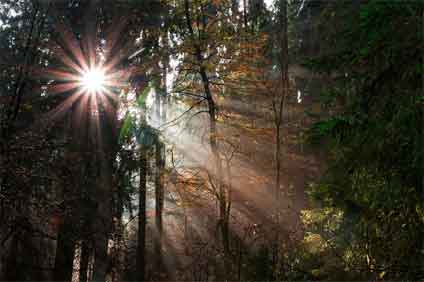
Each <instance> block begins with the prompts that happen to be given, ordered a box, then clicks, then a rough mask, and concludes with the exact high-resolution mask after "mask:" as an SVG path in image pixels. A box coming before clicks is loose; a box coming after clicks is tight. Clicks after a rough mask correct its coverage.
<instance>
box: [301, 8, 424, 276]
mask: <svg viewBox="0 0 424 282" xmlns="http://www.w3.org/2000/svg"><path fill="white" fill-rule="evenodd" d="M346 7H350V8H349V9H348V10H347V9H346ZM422 8H423V2H422V1H415V2H414V1H412V2H396V1H366V2H361V4H360V5H359V7H357V6H354V5H352V6H349V5H348V4H344V5H337V4H334V5H329V7H327V8H326V9H325V11H324V12H323V13H324V15H328V14H331V15H332V16H333V18H332V21H334V22H335V23H336V22H338V23H340V22H342V23H343V24H339V25H338V26H339V28H338V30H337V32H335V33H334V35H333V36H334V37H333V38H330V39H329V40H328V41H327V42H324V46H326V45H325V43H327V44H329V45H328V46H327V47H326V48H325V47H324V49H325V50H326V52H325V54H323V55H322V56H321V57H319V58H316V59H313V60H310V61H309V63H308V64H309V66H310V67H311V68H312V69H314V70H316V71H319V72H325V73H332V74H334V75H335V76H337V77H338V78H337V79H336V84H335V85H334V87H333V89H331V91H328V92H327V94H328V93H331V94H332V95H330V97H332V98H333V100H332V101H333V104H332V107H333V108H334V109H335V110H334V111H333V112H335V114H333V115H331V116H330V117H329V118H327V119H325V120H322V121H320V122H318V123H316V124H315V125H314V126H313V127H312V128H311V130H310V132H309V133H310V134H309V136H310V140H311V141H313V140H314V141H318V140H326V142H327V144H328V145H329V146H328V147H329V152H330V154H331V155H330V162H329V169H328V171H327V174H326V175H325V177H324V178H323V179H322V181H321V182H320V184H319V185H315V186H313V187H312V189H311V194H312V196H313V197H314V198H315V199H318V200H320V202H321V203H323V204H324V205H325V206H326V207H334V208H337V209H340V210H341V211H343V220H342V222H343V224H342V225H341V226H340V228H339V231H338V232H336V233H335V234H333V235H331V236H330V237H329V238H330V239H331V240H335V241H334V247H335V248H336V249H337V252H339V253H340V254H341V257H340V260H341V261H342V262H343V265H344V266H345V267H347V268H348V270H349V271H350V272H351V273H355V272H356V273H357V275H358V278H360V279H383V278H384V279H422V278H423V277H424V276H423V275H424V273H423V272H422V268H420V266H419V263H418V262H419V261H422V259H423V255H424V249H423V245H422V234H423V233H422V232H423V230H424V217H423V202H424V201H423V195H424V194H423V186H422V163H423V150H422V145H423V144H422V140H423V139H422V117H423V112H422V109H423V108H422V103H421V102H420V99H422V93H421V91H422V89H421V87H422V84H421V83H422V74H420V72H419V68H417V65H420V64H421V63H420V61H421V60H422V58H420V57H419V56H420V54H422V52H423V50H422V39H423V38H422V35H423V34H422V30H421V27H422V17H421V14H420V11H422ZM341 9H344V11H343V10H341ZM346 10H347V11H346ZM337 15H339V17H338V16H337ZM342 17H345V18H342ZM357 17H359V19H360V21H359V23H358V21H357ZM326 25H328V22H327V23H326ZM334 40H336V42H337V45H335V46H334V45H331V47H330V44H331V43H332V42H333V41H334ZM326 97H327V98H328V95H327V96H326ZM315 221H316V222H319V221H318V220H315ZM318 234H321V235H322V234H323V233H322V232H319V233H318ZM327 237H328V236H327ZM327 278H328V277H327Z"/></svg>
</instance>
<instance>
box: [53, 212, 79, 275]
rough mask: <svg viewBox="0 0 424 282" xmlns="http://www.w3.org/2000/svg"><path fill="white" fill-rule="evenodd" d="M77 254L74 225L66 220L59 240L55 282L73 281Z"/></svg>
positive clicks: (54, 271) (60, 230)
mask: <svg viewBox="0 0 424 282" xmlns="http://www.w3.org/2000/svg"><path fill="white" fill-rule="evenodd" d="M74 252H75V240H74V234H73V232H72V224H71V223H70V222H69V221H68V220H67V219H66V218H65V220H64V222H63V224H62V225H61V226H60V229H59V234H58V238H57V247H56V256H55V263H54V270H53V281H71V279H72V271H73V262H74Z"/></svg>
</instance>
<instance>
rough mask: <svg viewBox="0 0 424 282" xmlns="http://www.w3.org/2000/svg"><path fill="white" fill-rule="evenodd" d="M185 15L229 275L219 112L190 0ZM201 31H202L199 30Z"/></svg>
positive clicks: (225, 198) (228, 248) (228, 249)
mask: <svg viewBox="0 0 424 282" xmlns="http://www.w3.org/2000/svg"><path fill="white" fill-rule="evenodd" d="M184 4H185V15H186V24H187V28H188V30H189V33H190V36H191V38H192V40H193V44H194V50H195V55H196V59H197V62H198V65H199V66H200V67H199V74H200V76H201V79H202V84H203V90H204V93H205V98H206V101H207V104H208V114H209V143H210V147H211V151H212V155H213V157H214V163H215V175H214V178H215V187H216V188H217V190H218V195H219V196H218V201H219V226H220V230H221V236H222V244H223V249H224V256H225V262H224V267H225V268H226V271H225V275H226V277H228V275H230V263H229V257H230V246H229V242H230V240H229V232H228V231H229V226H228V221H227V218H229V217H228V214H227V213H228V211H229V210H228V209H227V195H226V189H225V185H224V184H223V181H222V178H223V172H222V171H223V169H222V161H221V157H220V153H219V146H218V130H217V125H216V120H217V114H216V104H215V101H214V99H213V96H212V92H211V89H210V81H209V77H208V75H207V72H206V69H205V66H204V64H203V63H204V62H203V56H202V50H201V47H200V44H199V43H197V42H196V39H195V38H196V36H195V34H194V30H193V27H192V24H191V16H190V6H189V1H188V0H185V1H184ZM199 32H200V31H199Z"/></svg>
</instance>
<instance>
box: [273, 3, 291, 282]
mask: <svg viewBox="0 0 424 282" xmlns="http://www.w3.org/2000/svg"><path fill="white" fill-rule="evenodd" d="M279 4H280V14H279V19H280V25H281V31H280V44H281V46H280V48H281V49H280V67H281V91H277V93H276V94H275V97H274V101H273V110H274V118H275V120H274V121H275V127H276V140H275V141H276V149H275V162H276V168H275V169H276V179H275V193H276V195H275V197H276V200H277V203H276V205H277V206H276V230H275V232H276V233H275V235H276V238H275V240H274V242H275V246H274V255H273V257H274V263H273V264H274V265H275V267H276V268H275V270H274V275H275V278H276V279H278V276H279V275H280V273H279V271H280V269H279V265H280V242H279V241H280V232H279V228H280V213H281V211H280V209H281V207H280V203H279V201H280V189H281V187H280V186H281V179H280V178H281V161H282V160H281V154H282V152H281V151H282V143H283V134H282V126H283V119H284V112H285V106H286V99H287V96H288V92H289V79H288V60H289V56H288V38H287V24H288V21H287V0H280V3H279Z"/></svg>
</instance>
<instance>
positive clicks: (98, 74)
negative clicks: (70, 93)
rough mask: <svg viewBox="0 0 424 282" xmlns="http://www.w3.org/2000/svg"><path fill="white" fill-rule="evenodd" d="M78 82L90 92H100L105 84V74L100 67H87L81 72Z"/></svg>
mask: <svg viewBox="0 0 424 282" xmlns="http://www.w3.org/2000/svg"><path fill="white" fill-rule="evenodd" d="M80 84H81V86H82V88H83V89H84V90H86V91H87V92H88V93H90V94H93V93H98V92H101V91H102V90H103V89H104V86H105V84H106V75H105V73H104V72H103V71H102V69H100V68H93V69H89V70H88V71H86V72H84V73H83V74H82V76H81V79H80Z"/></svg>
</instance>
